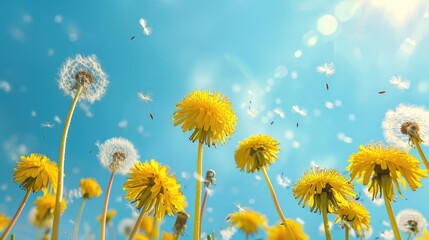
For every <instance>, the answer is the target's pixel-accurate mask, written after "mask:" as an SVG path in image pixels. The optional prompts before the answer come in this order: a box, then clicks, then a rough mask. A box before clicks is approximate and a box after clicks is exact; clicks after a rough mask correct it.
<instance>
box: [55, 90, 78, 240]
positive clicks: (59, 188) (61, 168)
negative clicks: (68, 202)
mask: <svg viewBox="0 0 429 240" xmlns="http://www.w3.org/2000/svg"><path fill="white" fill-rule="evenodd" d="M82 90H83V86H79V88H78V89H77V91H76V95H75V96H74V99H73V102H72V104H71V106H70V109H69V113H68V115H67V118H66V121H65V123H64V129H63V136H62V138H61V146H60V156H59V158H58V165H59V166H58V183H57V191H56V197H55V209H54V222H53V225H52V236H51V240H58V233H59V228H60V216H61V201H62V199H63V182H64V161H65V158H66V143H67V135H68V132H69V128H70V122H71V119H72V117H73V112H74V109H75V108H76V104H77V101H78V100H79V96H80V94H81V93H82Z"/></svg>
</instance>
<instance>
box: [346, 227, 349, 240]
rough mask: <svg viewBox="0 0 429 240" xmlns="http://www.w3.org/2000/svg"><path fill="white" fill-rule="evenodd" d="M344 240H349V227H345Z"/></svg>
mask: <svg viewBox="0 0 429 240" xmlns="http://www.w3.org/2000/svg"><path fill="white" fill-rule="evenodd" d="M345 232H346V240H350V234H349V232H350V231H349V227H347V226H346V231H345Z"/></svg>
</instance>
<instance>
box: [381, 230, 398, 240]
mask: <svg viewBox="0 0 429 240" xmlns="http://www.w3.org/2000/svg"><path fill="white" fill-rule="evenodd" d="M380 238H381V239H387V240H392V239H395V235H394V233H393V230H385V231H383V232H382V233H380ZM399 239H400V238H399Z"/></svg>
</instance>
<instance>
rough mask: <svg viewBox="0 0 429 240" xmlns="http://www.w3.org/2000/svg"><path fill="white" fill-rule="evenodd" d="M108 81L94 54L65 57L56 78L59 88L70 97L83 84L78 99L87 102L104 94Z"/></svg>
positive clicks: (96, 99) (98, 98) (92, 101)
mask: <svg viewBox="0 0 429 240" xmlns="http://www.w3.org/2000/svg"><path fill="white" fill-rule="evenodd" d="M108 83H109V81H108V80H107V75H106V73H104V71H103V70H102V69H101V66H100V63H99V62H98V59H97V57H96V56H95V55H90V56H88V57H83V56H82V55H80V54H78V55H76V56H75V57H74V58H69V59H67V60H66V61H65V63H64V65H63V66H62V68H61V70H60V73H59V79H58V84H59V88H60V89H61V90H63V91H64V93H65V94H66V95H69V96H71V97H74V96H75V95H76V92H77V89H78V88H79V86H83V88H84V89H83V91H82V94H81V96H80V99H83V100H86V101H88V102H89V103H94V102H95V101H98V100H100V99H101V98H102V97H103V96H104V94H105V92H106V87H107V85H108Z"/></svg>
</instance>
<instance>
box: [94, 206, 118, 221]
mask: <svg viewBox="0 0 429 240" xmlns="http://www.w3.org/2000/svg"><path fill="white" fill-rule="evenodd" d="M115 216H116V210H115V209H109V210H107V216H106V223H109V222H110V221H112V219H113V218H114V217H115ZM97 221H99V222H101V215H100V216H98V217H97Z"/></svg>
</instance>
